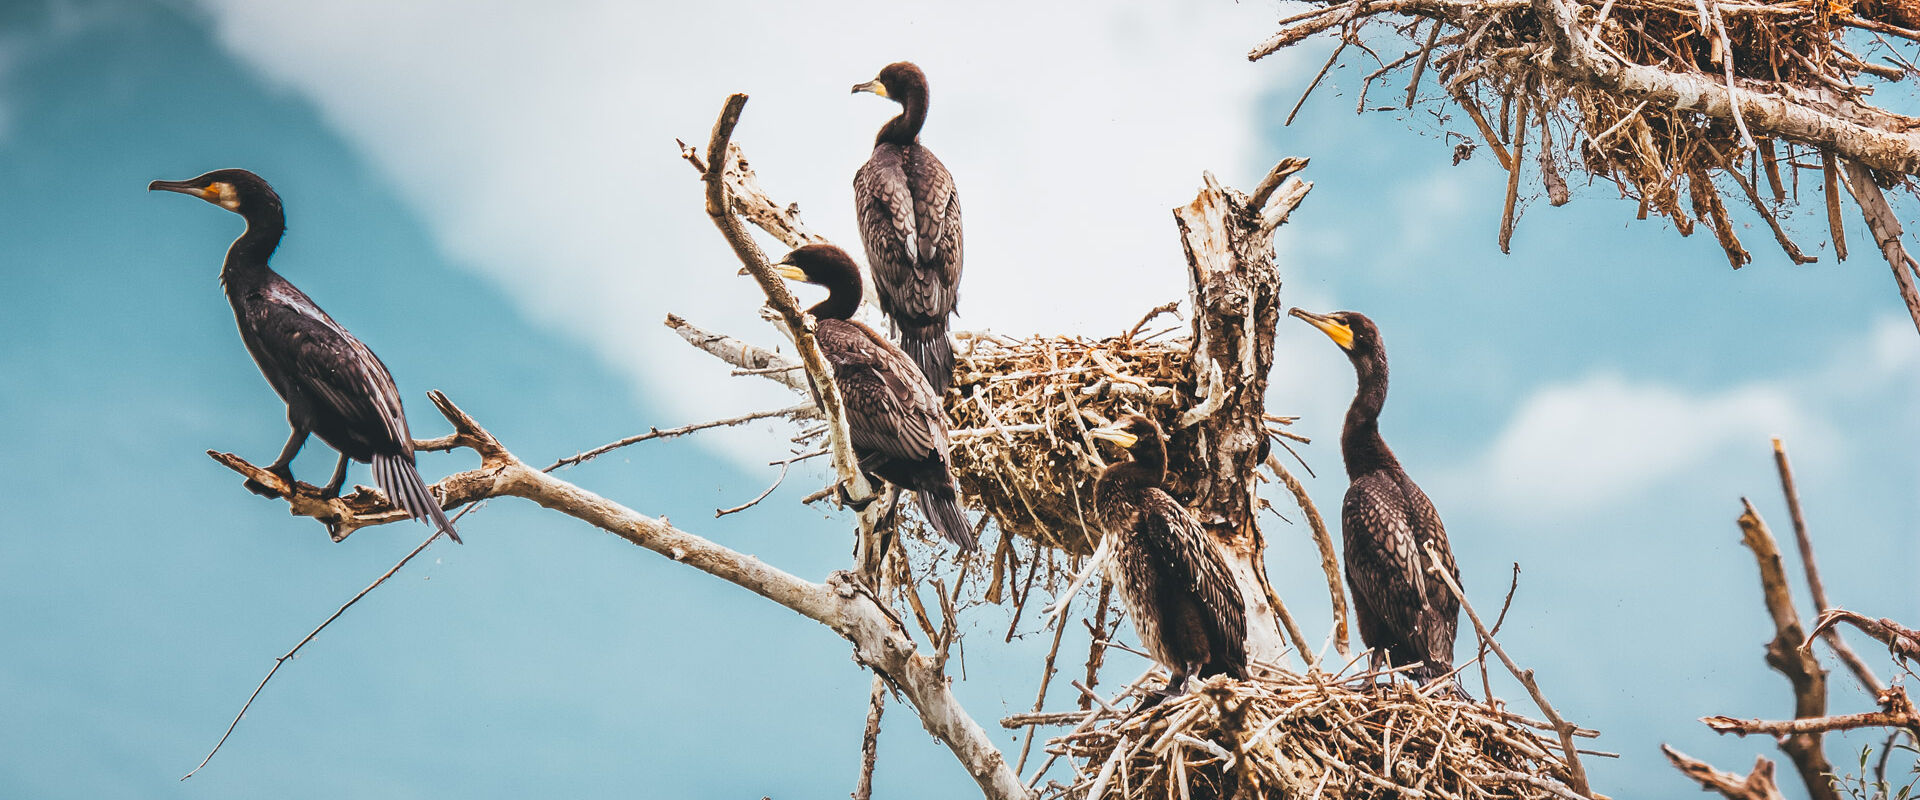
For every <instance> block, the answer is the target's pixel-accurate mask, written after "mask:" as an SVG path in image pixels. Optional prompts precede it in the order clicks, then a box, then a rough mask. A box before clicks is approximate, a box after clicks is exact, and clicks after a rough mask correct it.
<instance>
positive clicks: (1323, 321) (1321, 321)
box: [1287, 308, 1353, 350]
mask: <svg viewBox="0 0 1920 800" xmlns="http://www.w3.org/2000/svg"><path fill="white" fill-rule="evenodd" d="M1287 314H1288V315H1289V316H1295V317H1299V318H1301V319H1303V320H1306V321H1307V324H1308V325H1312V326H1313V327H1316V328H1319V329H1320V332H1321V333H1324V334H1326V335H1327V338H1329V339H1332V340H1333V343H1334V344H1337V345H1339V346H1340V349H1342V350H1352V349H1353V329H1352V328H1350V327H1347V324H1346V323H1344V322H1341V321H1339V320H1336V319H1334V318H1332V317H1325V316H1321V315H1319V314H1315V313H1313V312H1311V311H1306V310H1303V309H1298V308H1296V309H1293V310H1291V311H1288V312H1287Z"/></svg>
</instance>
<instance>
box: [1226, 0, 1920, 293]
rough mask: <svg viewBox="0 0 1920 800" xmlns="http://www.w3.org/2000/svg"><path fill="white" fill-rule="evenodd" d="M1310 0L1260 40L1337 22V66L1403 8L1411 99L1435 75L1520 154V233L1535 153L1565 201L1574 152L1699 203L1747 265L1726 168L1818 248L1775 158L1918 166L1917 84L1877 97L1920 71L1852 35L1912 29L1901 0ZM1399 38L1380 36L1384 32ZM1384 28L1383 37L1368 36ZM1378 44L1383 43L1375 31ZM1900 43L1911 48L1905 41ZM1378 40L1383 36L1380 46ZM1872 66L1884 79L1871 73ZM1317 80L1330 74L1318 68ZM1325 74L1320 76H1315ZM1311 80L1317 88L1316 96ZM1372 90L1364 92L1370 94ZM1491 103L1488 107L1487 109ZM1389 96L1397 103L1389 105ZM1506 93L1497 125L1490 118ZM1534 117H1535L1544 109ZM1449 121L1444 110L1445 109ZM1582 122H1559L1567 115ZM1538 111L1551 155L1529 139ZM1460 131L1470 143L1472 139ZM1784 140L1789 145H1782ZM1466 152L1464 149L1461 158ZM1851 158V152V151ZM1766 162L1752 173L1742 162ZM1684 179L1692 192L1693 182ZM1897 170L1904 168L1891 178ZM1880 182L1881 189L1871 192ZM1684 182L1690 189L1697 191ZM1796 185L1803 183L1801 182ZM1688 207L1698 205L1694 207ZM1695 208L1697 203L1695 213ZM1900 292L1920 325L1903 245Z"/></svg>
mask: <svg viewBox="0 0 1920 800" xmlns="http://www.w3.org/2000/svg"><path fill="white" fill-rule="evenodd" d="M1314 2H1315V3H1317V4H1318V5H1319V7H1318V8H1315V9H1313V10H1311V11H1309V12H1307V13H1303V14H1297V15H1294V16H1292V17H1289V18H1288V19H1287V20H1283V21H1282V22H1281V23H1280V27H1279V30H1278V31H1277V32H1276V33H1275V34H1274V35H1273V36H1271V37H1270V38H1269V39H1268V40H1267V41H1265V42H1263V43H1262V44H1261V45H1260V46H1258V47H1256V48H1254V49H1253V51H1252V52H1251V53H1249V54H1248V55H1249V58H1251V59H1256V60H1257V59H1259V58H1262V57H1264V56H1266V55H1268V54H1271V53H1273V52H1276V51H1278V50H1279V49H1281V48H1284V47H1288V46H1292V45H1295V44H1298V43H1300V42H1303V41H1306V40H1308V39H1310V38H1314V37H1317V36H1322V35H1325V36H1330V37H1335V38H1337V39H1338V44H1339V45H1340V47H1337V48H1336V49H1335V52H1334V58H1333V60H1331V61H1329V68H1330V67H1331V65H1332V64H1333V63H1334V62H1337V61H1338V60H1339V58H1341V57H1342V55H1343V54H1345V55H1348V56H1350V54H1351V52H1352V50H1351V49H1346V48H1345V47H1344V45H1346V44H1348V43H1350V42H1352V43H1357V40H1355V39H1354V37H1353V30H1354V29H1355V27H1357V26H1358V25H1359V24H1361V23H1363V22H1365V21H1366V20H1369V19H1384V20H1386V21H1388V22H1391V23H1392V27H1393V28H1394V29H1395V30H1396V31H1398V34H1397V36H1398V37H1401V38H1402V40H1403V41H1404V44H1405V45H1407V46H1408V47H1409V48H1410V49H1409V50H1408V51H1407V52H1408V54H1409V55H1410V56H1418V59H1417V61H1414V64H1415V65H1414V66H1413V67H1412V68H1411V69H1408V70H1407V71H1408V72H1410V73H1411V75H1410V79H1409V81H1408V98H1407V103H1406V105H1408V106H1409V107H1410V106H1411V105H1412V102H1413V100H1414V99H1416V97H1417V95H1418V93H1419V89H1420V80H1421V75H1423V74H1424V73H1425V72H1427V71H1429V70H1431V71H1432V72H1434V73H1435V74H1434V77H1433V80H1432V83H1434V84H1437V86H1438V88H1439V89H1440V90H1441V91H1440V93H1439V94H1438V95H1437V97H1438V98H1440V99H1441V100H1442V101H1443V102H1451V103H1452V104H1455V105H1458V106H1459V107H1460V108H1461V109H1462V110H1464V111H1465V112H1466V116H1467V117H1468V119H1470V120H1471V121H1472V123H1473V125H1474V127H1475V128H1476V129H1477V130H1478V131H1479V137H1480V138H1481V139H1482V140H1484V141H1485V142H1486V143H1487V144H1488V145H1489V146H1490V148H1491V149H1492V150H1493V151H1494V156H1495V157H1496V158H1497V159H1498V160H1499V162H1500V165H1501V168H1502V169H1505V170H1507V171H1508V173H1509V174H1508V176H1507V178H1508V180H1507V186H1506V189H1507V191H1506V195H1505V198H1504V200H1505V202H1504V203H1503V205H1502V209H1503V210H1502V224H1501V228H1500V235H1499V241H1500V244H1501V246H1502V250H1503V251H1504V250H1505V249H1506V245H1507V242H1508V240H1509V239H1510V237H1511V235H1512V229H1513V225H1514V220H1515V217H1516V216H1517V215H1518V213H1519V210H1520V208H1521V206H1522V198H1520V197H1519V196H1518V194H1519V193H1518V188H1519V186H1520V184H1521V174H1520V173H1521V171H1522V170H1531V169H1534V168H1535V167H1534V166H1533V165H1532V163H1531V162H1533V161H1537V162H1538V165H1537V169H1538V170H1539V173H1540V179H1541V185H1543V186H1544V187H1545V188H1546V191H1547V194H1548V197H1549V199H1550V201H1551V202H1553V203H1554V204H1555V205H1558V204H1559V203H1560V202H1561V201H1562V199H1563V198H1564V197H1565V194H1564V189H1563V187H1564V185H1565V180H1564V178H1563V176H1562V175H1561V174H1560V168H1561V166H1562V165H1572V166H1574V167H1576V168H1579V169H1584V170H1585V171H1587V172H1588V173H1590V174H1591V175H1592V176H1594V177H1598V178H1602V179H1604V180H1608V181H1611V182H1613V183H1615V184H1617V185H1619V186H1620V188H1621V189H1622V191H1623V192H1625V193H1626V194H1627V195H1628V196H1629V197H1633V198H1635V199H1638V200H1639V201H1640V206H1641V212H1640V215H1641V218H1645V215H1646V214H1647V212H1649V211H1651V212H1652V213H1655V214H1659V215H1662V216H1666V217H1668V218H1669V219H1671V220H1672V221H1673V223H1674V225H1675V227H1676V228H1677V229H1679V230H1680V232H1681V233H1682V234H1683V235H1687V234H1690V233H1691V232H1692V230H1693V223H1694V222H1695V221H1696V220H1702V221H1705V222H1707V223H1708V224H1709V225H1710V227H1711V228H1712V230H1713V232H1714V233H1715V235H1716V238H1717V239H1718V240H1719V243H1720V244H1721V246H1722V248H1723V249H1724V250H1725V251H1726V254H1727V257H1728V261H1729V263H1731V264H1733V265H1734V266H1736V267H1737V266H1740V265H1742V264H1745V263H1747V261H1748V260H1749V258H1750V256H1749V255H1748V254H1747V253H1746V251H1745V250H1744V249H1743V248H1742V246H1741V245H1740V243H1739V241H1738V238H1737V237H1736V236H1735V235H1734V233H1735V230H1736V229H1737V225H1736V223H1734V222H1733V221H1732V220H1731V219H1730V218H1729V210H1728V205H1729V204H1728V202H1727V201H1726V200H1725V199H1724V198H1723V197H1722V190H1721V189H1720V187H1719V186H1717V185H1716V181H1717V180H1718V179H1719V178H1720V177H1722V176H1725V177H1728V178H1731V179H1732V183H1733V184H1738V191H1733V188H1734V187H1733V186H1731V185H1730V186H1728V191H1727V196H1729V197H1735V198H1739V199H1743V200H1745V201H1747V203H1748V204H1750V205H1751V206H1752V208H1753V210H1754V212H1755V213H1757V214H1759V215H1760V216H1761V217H1762V218H1763V219H1764V221H1765V222H1766V223H1767V225H1768V227H1769V228H1770V229H1771V231H1772V232H1773V234H1774V237H1775V239H1776V241H1778V242H1779V244H1780V246H1781V249H1782V250H1783V251H1784V252H1785V253H1786V254H1787V256H1788V258H1789V259H1791V260H1793V261H1794V262H1796V263H1805V262H1806V261H1809V260H1811V259H1809V258H1808V257H1807V256H1806V255H1805V254H1804V253H1801V252H1800V251H1799V248H1798V247H1797V246H1796V245H1795V244H1794V243H1793V242H1792V241H1791V239H1790V238H1789V236H1788V235H1787V232H1786V230H1785V229H1784V228H1783V227H1782V226H1781V224H1780V219H1781V217H1782V216H1783V215H1784V210H1783V209H1780V208H1774V207H1770V205H1784V204H1785V202H1786V192H1785V191H1784V189H1785V187H1784V185H1783V182H1782V181H1781V178H1780V175H1779V169H1778V163H1777V162H1778V160H1779V159H1780V158H1782V157H1784V158H1786V159H1787V160H1788V162H1789V163H1792V162H1794V161H1795V160H1796V158H1806V157H1808V156H1812V155H1818V156H1820V157H1821V158H1822V159H1823V160H1825V161H1826V162H1828V163H1829V164H1832V163H1834V161H1835V160H1836V159H1837V160H1839V161H1841V162H1844V163H1845V164H1847V165H1852V164H1858V165H1860V167H1861V169H1862V171H1863V172H1864V171H1866V170H1872V171H1878V172H1882V173H1887V174H1897V175H1914V174H1916V173H1920V118H1915V117H1910V116H1906V115H1904V114H1900V113H1895V112H1894V111H1891V110H1889V109H1893V108H1902V109H1904V108H1906V107H1907V106H1910V105H1911V103H1910V102H1902V101H1905V100H1910V99H1911V97H1912V93H1911V90H1909V92H1908V94H1907V95H1906V96H1904V97H1902V98H1900V99H1899V101H1895V102H1888V103H1883V104H1881V105H1878V106H1876V105H1873V104H1870V103H1869V102H1868V99H1869V98H1870V97H1871V95H1872V91H1873V89H1875V88H1879V87H1887V86H1892V87H1899V88H1906V87H1908V85H1909V84H1908V81H1909V79H1910V78H1911V77H1912V76H1913V75H1914V74H1915V73H1913V72H1911V71H1909V70H1906V69H1902V68H1895V67H1889V66H1886V65H1882V64H1875V63H1869V62H1868V61H1867V60H1865V59H1863V58H1861V57H1859V56H1856V55H1854V54H1853V53H1851V52H1849V51H1848V49H1847V44H1848V39H1847V34H1848V32H1849V31H1850V30H1868V31H1874V32H1881V33H1888V34H1891V35H1895V36H1901V37H1903V38H1906V39H1908V41H1907V42H1902V43H1900V46H1901V47H1903V48H1910V47H1912V46H1913V45H1912V44H1911V42H1912V41H1913V40H1914V37H1920V32H1916V31H1914V30H1913V29H1911V28H1909V27H1903V26H1902V25H1893V24H1889V23H1888V22H1887V21H1886V20H1887V19H1892V20H1894V21H1897V22H1903V23H1904V22H1920V19H1913V18H1912V15H1908V14H1906V12H1905V11H1902V10H1901V9H1902V7H1901V6H1900V5H1899V4H1861V5H1859V6H1858V7H1855V6H1854V5H1852V4H1847V5H1833V4H1828V3H1802V2H1753V1H1751V0H1729V1H1726V2H1722V1H1721V0H1694V1H1693V2H1685V1H1684V0H1682V1H1680V2H1675V0H1493V1H1491V2H1487V1H1483V0H1371V1H1370V2H1363V3H1358V4H1356V3H1352V2H1350V0H1314ZM1381 38H1384V37H1378V36H1376V37H1374V39H1375V40H1377V39H1381ZM1370 41H1372V40H1370ZM1374 43H1378V42H1377V41H1374ZM1882 45H1883V46H1885V47H1886V48H1887V49H1889V50H1893V51H1894V56H1893V60H1896V61H1899V62H1901V63H1902V64H1909V63H1911V59H1906V58H1900V57H1899V53H1898V51H1897V50H1894V46H1893V45H1892V44H1887V43H1885V42H1884V41H1883V42H1882ZM1369 52H1371V51H1369ZM1408 61H1413V59H1409V58H1407V57H1402V58H1400V59H1395V60H1393V61H1392V62H1383V63H1382V68H1381V69H1380V70H1377V71H1375V72H1373V73H1372V74H1370V75H1368V76H1367V77H1366V79H1365V81H1364V84H1363V86H1362V92H1364V91H1365V89H1366V85H1370V84H1371V82H1372V81H1373V80H1374V79H1377V78H1382V77H1384V76H1385V75H1386V74H1387V73H1389V72H1392V71H1394V70H1397V69H1403V68H1404V67H1403V66H1402V65H1403V64H1405V63H1407V62H1408ZM1868 79H1871V80H1873V81H1881V82H1883V83H1880V84H1877V85H1873V84H1868V83H1865V82H1864V81H1866V80H1868ZM1314 85H1315V86H1317V85H1318V81H1315V84H1314ZM1313 90H1314V86H1309V87H1308V92H1309V93H1311V91H1313ZM1304 99H1305V98H1304V96H1303V98H1302V100H1303V101H1304ZM1363 105H1364V104H1363ZM1482 109H1487V110H1488V113H1483V112H1482ZM1383 110H1385V109H1383ZM1493 110H1497V111H1498V112H1499V113H1498V118H1497V120H1495V121H1496V122H1497V125H1495V124H1490V123H1489V117H1490V116H1493V115H1492V113H1491V112H1492V111H1493ZM1536 117H1537V119H1536ZM1438 118H1439V119H1440V120H1441V124H1443V125H1444V124H1446V120H1447V119H1448V118H1447V117H1445V116H1439V117H1438ZM1555 125H1560V126H1562V127H1563V129H1566V130H1570V131H1573V132H1575V133H1576V134H1584V136H1581V135H1571V136H1555V135H1554V126H1555ZM1529 127H1536V128H1538V129H1539V135H1538V136H1537V137H1535V142H1536V144H1535V146H1536V147H1537V148H1538V149H1539V150H1540V152H1539V154H1538V155H1539V157H1538V158H1537V159H1524V158H1523V157H1522V155H1523V154H1522V153H1521V152H1519V151H1520V150H1521V149H1522V148H1523V147H1524V145H1523V142H1524V141H1525V140H1526V139H1527V138H1528V132H1527V129H1528V128H1529ZM1462 146H1463V147H1465V146H1467V145H1462ZM1782 146H1784V147H1785V149H1786V151H1787V152H1786V153H1784V154H1781V153H1779V152H1778V151H1779V149H1780V148H1781V147H1782ZM1459 160H1460V156H1459V155H1458V154H1456V156H1455V162H1456V163H1458V161H1459ZM1760 166H1764V167H1765V168H1766V172H1767V179H1768V186H1769V188H1771V189H1772V191H1773V198H1772V200H1771V203H1769V202H1763V200H1762V198H1760V197H1759V195H1758V192H1757V191H1756V187H1755V186H1754V184H1756V183H1757V182H1758V177H1757V175H1758V172H1759V169H1758V168H1759V167H1760ZM1849 169H1851V168H1850V167H1849ZM1743 171H1752V172H1753V173H1754V176H1755V177H1753V178H1752V179H1746V178H1744V177H1743V176H1741V173H1742V172H1743ZM1836 172H1838V169H1837V168H1830V169H1829V177H1830V180H1829V182H1828V187H1829V191H1828V192H1827V196H1826V199H1827V201H1828V211H1829V216H1830V219H1831V223H1832V224H1831V225H1830V236H1831V240H1832V242H1833V244H1834V248H1835V252H1836V254H1837V255H1839V256H1840V257H1841V258H1844V257H1845V252H1846V250H1845V239H1844V235H1843V232H1842V229H1841V227H1840V225H1839V213H1840V211H1839V203H1838V194H1837V191H1838V189H1837V180H1833V179H1837V177H1838V176H1837V175H1836V174H1835V173H1836ZM1848 183H1849V185H1854V186H1855V194H1856V196H1860V197H1862V199H1861V205H1862V210H1863V213H1864V216H1866V217H1867V219H1868V221H1869V224H1870V225H1871V226H1873V227H1875V237H1876V240H1878V241H1879V242H1880V243H1881V244H1882V248H1883V251H1884V250H1886V249H1887V245H1888V243H1889V242H1896V243H1897V236H1898V233H1897V231H1898V224H1897V223H1896V222H1895V221H1894V217H1893V215H1892V214H1891V213H1883V212H1882V211H1881V210H1880V209H1879V208H1876V206H1878V205H1884V201H1883V200H1880V201H1876V200H1875V199H1873V198H1876V197H1877V196H1878V190H1868V189H1867V188H1866V187H1865V186H1863V185H1858V184H1860V181H1859V180H1858V179H1856V178H1853V177H1852V176H1851V175H1849V180H1848ZM1683 184H1684V185H1685V187H1686V188H1685V191H1684V193H1683V192H1682V191H1681V188H1680V187H1681V186H1682V185H1683ZM1886 185H1891V183H1890V182H1888V183H1884V184H1883V186H1886ZM1867 195H1872V197H1867ZM1683 198H1684V199H1683ZM1795 202H1797V195H1796V196H1795ZM1689 206H1690V207H1691V208H1689ZM1689 212H1691V213H1689ZM1889 263H1890V264H1891V265H1892V266H1893V268H1894V270H1895V272H1896V275H1897V277H1898V279H1899V282H1900V286H1901V291H1902V295H1903V299H1904V300H1905V301H1906V302H1907V303H1908V305H1909V308H1910V310H1911V312H1912V313H1913V315H1914V317H1915V325H1916V327H1920V289H1915V288H1914V284H1915V283H1916V282H1920V280H1916V278H1917V277H1920V265H1915V264H1914V263H1913V262H1911V261H1910V260H1908V259H1906V258H1905V257H1904V256H1900V257H1895V256H1892V255H1889Z"/></svg>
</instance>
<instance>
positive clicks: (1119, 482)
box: [1093, 415, 1247, 694]
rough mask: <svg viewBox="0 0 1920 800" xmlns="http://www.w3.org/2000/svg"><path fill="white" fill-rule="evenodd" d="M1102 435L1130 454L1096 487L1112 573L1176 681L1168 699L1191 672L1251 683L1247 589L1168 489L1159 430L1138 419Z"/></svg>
mask: <svg viewBox="0 0 1920 800" xmlns="http://www.w3.org/2000/svg"><path fill="white" fill-rule="evenodd" d="M1093 435H1094V436H1095V437H1097V438H1101V439H1105V440H1107V441H1111V442H1113V443H1115V444H1118V445H1119V446H1120V447H1122V448H1123V449H1125V450H1126V452H1127V457H1126V458H1125V459H1124V460H1122V461H1119V462H1118V463H1115V464H1113V465H1112V466H1109V467H1107V469H1106V471H1105V472H1103V473H1101V475H1100V480H1099V481H1098V482H1097V483H1096V484H1095V485H1094V503H1093V506H1094V516H1095V518H1096V519H1097V521H1098V523H1099V525H1100V527H1101V529H1102V530H1103V531H1105V533H1106V536H1107V540H1108V547H1110V548H1111V551H1112V556H1111V558H1110V560H1109V561H1108V562H1107V574H1108V576H1109V578H1110V579H1111V580H1113V582H1114V586H1115V587H1116V588H1118V589H1119V590H1120V600H1121V602H1122V603H1124V604H1125V605H1126V607H1127V615H1128V616H1130V617H1132V618H1133V626H1134V630H1136V631H1138V632H1139V634H1140V642H1141V644H1143V645H1146V648H1147V652H1148V653H1150V654H1152V656H1153V659H1154V660H1155V661H1158V662H1160V664H1161V665H1162V666H1165V667H1166V668H1167V672H1168V673H1169V675H1170V678H1169V680H1168V681H1167V690H1166V693H1167V694H1178V693H1180V692H1182V691H1184V690H1185V685H1186V682H1187V678H1188V677H1189V676H1196V677H1200V678H1205V677H1208V676H1212V675H1221V674H1225V675H1231V676H1233V677H1235V678H1245V677H1247V622H1246V613H1247V612H1246V605H1245V602H1244V601H1243V599H1242V598H1241V596H1240V585H1239V583H1238V582H1237V581H1235V580H1234V577H1233V572H1232V570H1231V569H1230V568H1229V567H1228V566H1227V561H1226V558H1225V557H1223V556H1222V555H1221V553H1220V550H1219V547H1218V546H1217V545H1215V544H1214V542H1213V537H1211V536H1209V535H1208V534H1207V532H1206V530H1205V529H1204V528H1201V527H1200V521H1199V520H1197V519H1194V516H1193V514H1192V513H1191V512H1189V511H1187V509H1186V507H1185V506H1183V505H1181V504H1180V503H1179V502H1178V501H1176V500H1174V499H1173V497H1172V496H1171V495H1168V494H1167V493H1166V491H1165V490H1164V489H1162V488H1161V486H1162V485H1163V484H1164V483H1165V482H1166V475H1167V444H1166V438H1165V436H1163V435H1162V434H1161V432H1160V426H1159V425H1157V424H1155V423H1154V422H1153V420H1151V419H1148V418H1147V417H1143V416H1138V415H1134V416H1129V417H1126V418H1125V419H1122V420H1120V421H1119V422H1116V423H1114V424H1113V425H1111V426H1108V427H1104V428H1100V429H1099V430H1096V431H1093Z"/></svg>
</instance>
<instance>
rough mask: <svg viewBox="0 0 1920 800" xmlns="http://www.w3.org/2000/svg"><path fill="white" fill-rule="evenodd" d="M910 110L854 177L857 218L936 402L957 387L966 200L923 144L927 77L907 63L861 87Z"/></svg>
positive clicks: (897, 324)
mask: <svg viewBox="0 0 1920 800" xmlns="http://www.w3.org/2000/svg"><path fill="white" fill-rule="evenodd" d="M853 90H854V91H855V92H873V93H874V94H877V95H880V96H881V97H885V98H888V99H890V100H893V101H895V102H898V103H899V104H900V105H901V106H903V107H904V109H905V110H903V111H902V112H901V113H900V115H899V116H897V117H894V118H893V119H892V120H891V121H889V122H887V124H886V125H885V126H883V127H881V128H880V135H879V136H878V137H876V138H875V139H874V142H873V156H872V157H871V158H868V159H867V163H866V164H865V165H864V166H862V167H860V171H859V172H858V173H855V174H854V176H853V198H854V210H855V212H856V213H857V214H858V215H859V219H860V239H861V241H863V242H865V243H866V245H867V266H869V267H871V268H872V269H873V280H874V283H875V284H876V285H875V287H874V288H875V289H876V294H878V295H879V297H880V310H881V311H884V312H886V315H887V318H888V319H889V320H891V321H892V322H893V327H894V329H895V330H896V331H898V332H899V333H900V349H902V350H905V351H907V354H908V355H911V356H912V357H913V361H914V363H915V364H918V365H920V371H921V372H923V373H925V374H926V376H927V382H928V383H929V384H932V386H933V391H934V393H935V394H944V393H945V392H946V391H947V387H948V386H951V385H953V344H952V343H951V342H949V341H947V316H948V315H949V314H952V313H953V309H954V305H955V303H956V302H957V301H958V299H959V292H960V259H961V244H960V195H959V194H958V193H956V192H955V191H954V188H953V176H952V175H950V174H948V173H947V168H946V167H945V166H944V165H942V164H941V163H940V159H938V158H934V156H933V151H932V150H928V149H927V148H926V146H925V145H922V144H920V126H921V125H924V124H926V121H927V76H926V75H925V74H924V73H922V72H921V71H920V68H919V67H916V66H914V65H913V64H912V63H910V62H906V61H901V62H898V63H894V64H888V65H887V67H886V68H885V69H882V70H880V77H878V78H875V79H873V80H871V81H868V82H866V83H862V84H859V85H857V86H854V87H853Z"/></svg>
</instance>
